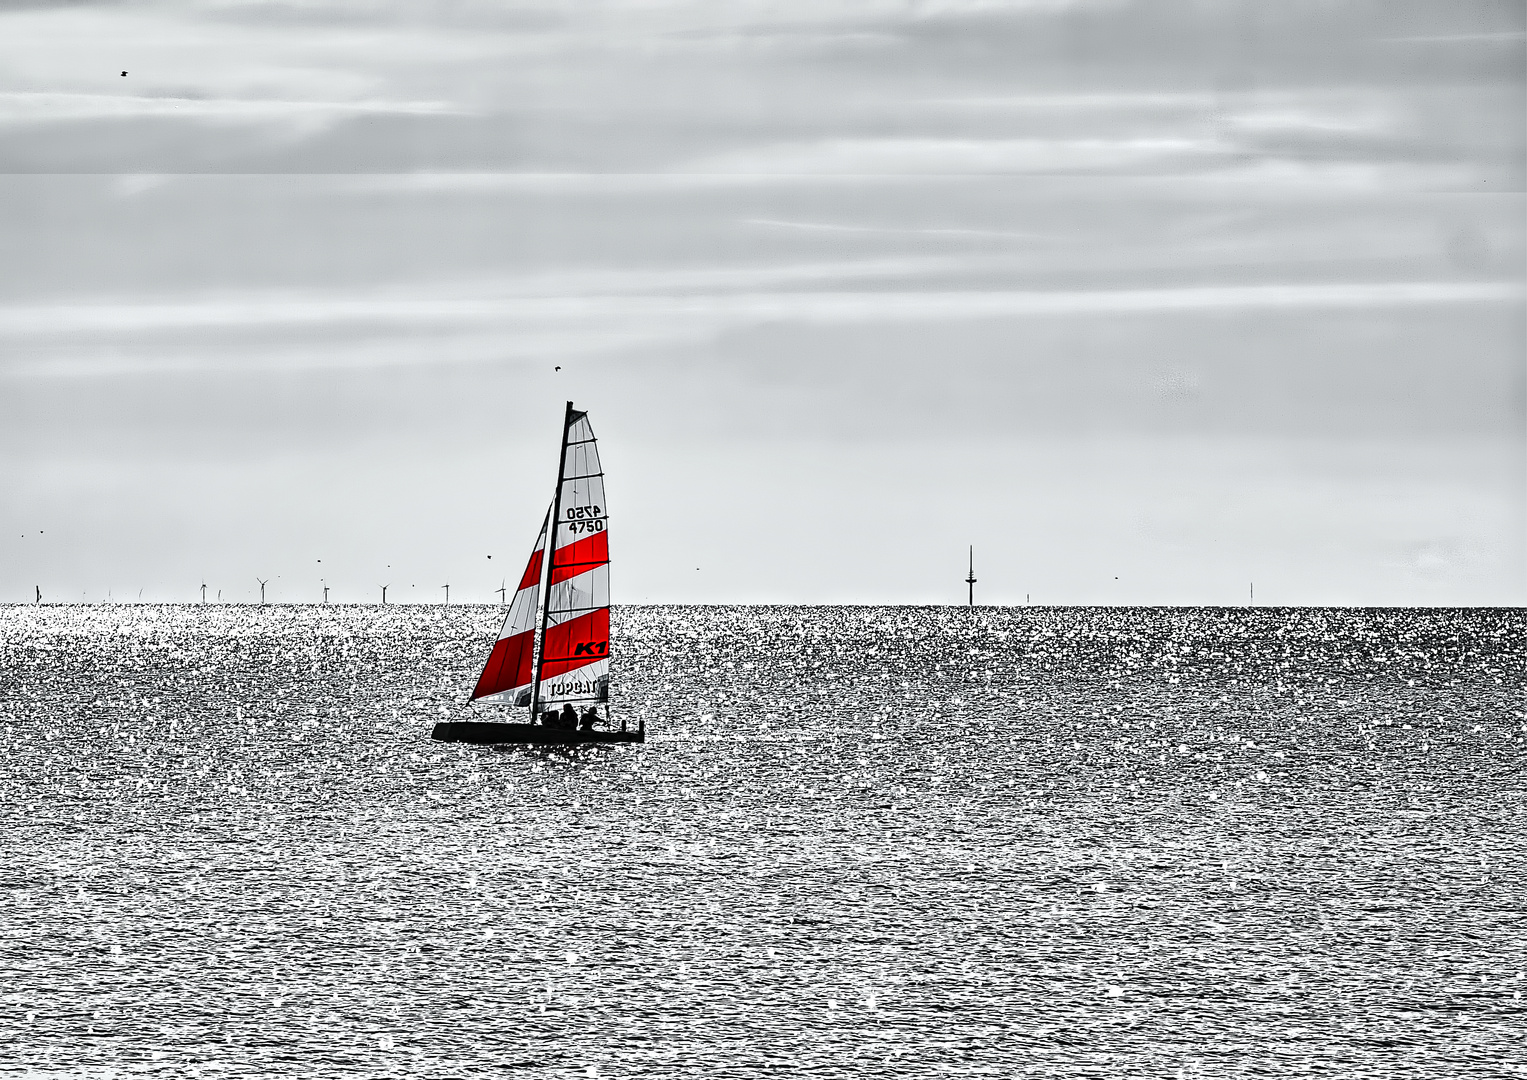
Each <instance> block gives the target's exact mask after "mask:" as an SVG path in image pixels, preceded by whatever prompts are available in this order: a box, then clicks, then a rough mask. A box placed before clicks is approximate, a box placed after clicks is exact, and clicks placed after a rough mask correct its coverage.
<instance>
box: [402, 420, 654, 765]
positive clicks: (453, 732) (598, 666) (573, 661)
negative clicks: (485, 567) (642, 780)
mask: <svg viewBox="0 0 1527 1080" xmlns="http://www.w3.org/2000/svg"><path fill="white" fill-rule="evenodd" d="M608 520H609V519H608V514H607V512H606V507H605V501H604V472H603V470H602V469H601V468H600V465H599V447H598V444H597V443H596V442H595V441H594V429H593V428H592V427H590V426H589V418H588V413H586V412H580V411H579V410H577V409H574V408H573V403H572V402H571V401H569V402H568V403H567V413H566V416H565V417H564V419H563V422H562V450H561V453H560V454H559V455H558V458H557V485H556V488H555V489H554V492H553V495H552V500H551V507H550V508H549V509H548V510H547V511H546V517H545V520H543V521H542V522H541V531H540V533H539V534H538V535H537V536H536V542H535V544H534V546H533V547H532V548H531V551H530V559H529V561H528V562H527V563H526V566H525V573H524V574H523V575H522V576H521V578H520V585H519V588H518V589H516V590H515V593H514V600H513V601H512V602H511V603H510V605H509V611H508V614H506V615H505V616H504V625H503V629H502V630H500V631H499V635H498V640H497V641H496V642H495V643H494V645H493V651H492V652H491V653H489V655H488V660H487V663H486V664H484V665H483V669H482V674H481V675H479V676H478V678H477V685H476V686H475V687H474V688H473V690H472V701H473V702H474V703H475V702H479V701H486V702H493V703H495V704H503V705H508V706H510V707H512V708H526V709H528V710H529V713H528V716H527V718H526V720H525V722H523V723H506V722H497V721H476V720H467V721H454V722H442V723H438V724H436V725H435V729H434V731H433V732H432V733H431V736H432V737H433V738H436V739H440V740H442V741H444V742H469V743H533V744H548V743H549V744H556V745H568V744H574V743H617V742H645V741H646V735H647V732H646V722H645V721H643V722H642V723H641V724H639V725H638V727H637V729H636V730H635V731H630V730H628V729H627V727H626V722H625V720H624V719H622V720H621V723H620V727H619V728H616V727H615V726H614V724H613V722H612V721H611V719H610V539H609V538H610V534H609V531H608V528H607V525H608ZM548 536H549V537H550V540H551V542H550V543H548V542H547V539H548ZM543 583H544V586H543ZM580 705H581V706H582V708H581V709H580V708H579V706H580ZM568 707H571V708H570V712H569V709H568ZM566 715H575V716H577V720H576V721H575V723H573V724H564V723H563V721H562V717H563V716H566Z"/></svg>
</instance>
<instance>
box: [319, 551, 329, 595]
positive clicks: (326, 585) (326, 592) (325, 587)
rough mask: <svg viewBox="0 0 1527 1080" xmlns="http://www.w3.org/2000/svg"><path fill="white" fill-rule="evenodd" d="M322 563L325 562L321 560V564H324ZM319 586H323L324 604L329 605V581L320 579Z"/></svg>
mask: <svg viewBox="0 0 1527 1080" xmlns="http://www.w3.org/2000/svg"><path fill="white" fill-rule="evenodd" d="M322 561H323V560H322V559H320V560H319V562H322ZM318 584H320V585H322V586H323V602H324V603H325V604H327V603H328V602H329V583H328V582H327V581H325V580H324V579H323V578H319V579H318Z"/></svg>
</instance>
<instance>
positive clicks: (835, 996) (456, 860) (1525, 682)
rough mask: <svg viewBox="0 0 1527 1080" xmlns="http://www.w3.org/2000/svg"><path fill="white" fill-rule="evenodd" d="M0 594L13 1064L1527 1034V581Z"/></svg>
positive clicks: (1370, 1052) (658, 1071)
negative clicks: (599, 648)
mask: <svg viewBox="0 0 1527 1080" xmlns="http://www.w3.org/2000/svg"><path fill="white" fill-rule="evenodd" d="M501 618H502V614H501V611H500V610H499V609H496V608H493V607H490V606H452V607H439V606H437V607H422V606H389V607H374V606H371V607H367V606H316V605H315V606H264V607H262V606H253V605H248V606H244V605H238V606H234V605H227V606H217V605H208V606H200V605H196V606H148V605H114V606H107V605H100V606H85V605H73V606H40V607H31V606H26V607H23V606H9V607H4V608H0V739H3V751H4V752H3V754H0V1074H3V1075H5V1076H29V1077H49V1078H52V1077H69V1078H74V1077H84V1078H104V1077H133V1076H163V1077H315V1078H330V1077H393V1076H397V1077H404V1076H407V1077H413V1076H420V1077H489V1076H492V1077H499V1076H504V1075H522V1076H527V1077H543V1076H544V1077H754V1076H761V1075H770V1074H778V1075H802V1076H814V1077H838V1076H842V1077H860V1076H867V1077H881V1076H906V1077H933V1076H984V1077H1014V1076H1029V1075H1032V1076H1043V1077H1099V1078H1105V1077H1183V1078H1188V1077H1193V1078H1198V1077H1239V1076H1322V1077H1407V1078H1408V1077H1449V1078H1452V1077H1521V1076H1527V1039H1524V1033H1527V1001H1524V997H1523V995H1524V992H1527V807H1524V793H1527V779H1524V773H1527V770H1524V765H1527V754H1524V745H1527V744H1524V740H1527V693H1524V690H1527V614H1524V612H1523V610H1521V609H1494V610H1491V609H1466V610H1451V609H1450V610H1416V609H1367V610H1362V609H1340V610H1334V609H1333V610H1320V609H1276V608H1235V609H1232V608H1074V607H1073V608H1049V607H1021V608H1012V607H974V608H965V607H959V608H950V607H624V608H619V609H617V610H616V611H615V613H614V622H613V633H612V642H613V647H612V655H613V674H612V694H611V696H612V710H613V715H614V717H616V718H617V721H618V719H619V718H624V719H625V720H626V722H627V724H628V725H630V726H637V725H639V724H642V723H645V727H646V733H647V741H646V742H645V743H644V744H641V745H616V746H596V747H582V748H570V749H536V748H529V747H517V748H491V747H478V746H470V745H462V744H446V743H437V742H432V741H431V739H430V731H431V728H432V726H433V724H434V723H435V722H437V721H440V720H462V719H470V718H473V717H477V718H498V716H500V715H502V714H498V713H493V712H492V711H491V710H489V709H477V710H475V711H474V709H473V708H472V707H471V706H469V705H468V704H467V703H466V698H467V696H468V694H469V692H470V690H471V688H472V686H473V684H474V682H475V680H476V677H477V674H478V671H479V670H480V668H481V665H482V663H483V661H484V659H485V658H486V656H487V654H488V650H489V648H490V646H491V643H492V641H493V639H494V637H495V636H496V633H497V629H498V623H499V621H500V619H501Z"/></svg>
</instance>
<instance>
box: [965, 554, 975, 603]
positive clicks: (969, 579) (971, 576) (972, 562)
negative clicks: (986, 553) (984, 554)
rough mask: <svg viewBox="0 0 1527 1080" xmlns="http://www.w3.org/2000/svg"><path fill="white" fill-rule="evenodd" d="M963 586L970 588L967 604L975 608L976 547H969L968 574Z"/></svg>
mask: <svg viewBox="0 0 1527 1080" xmlns="http://www.w3.org/2000/svg"><path fill="white" fill-rule="evenodd" d="M965 584H966V585H968V586H970V596H969V600H968V603H969V605H970V606H971V607H975V606H976V546H975V545H974V544H972V545H970V573H969V574H968V575H967V576H966V578H965Z"/></svg>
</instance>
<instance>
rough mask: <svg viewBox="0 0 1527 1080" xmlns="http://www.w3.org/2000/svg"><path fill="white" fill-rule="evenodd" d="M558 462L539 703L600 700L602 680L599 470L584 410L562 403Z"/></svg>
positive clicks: (606, 582)
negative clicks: (564, 413) (564, 407)
mask: <svg viewBox="0 0 1527 1080" xmlns="http://www.w3.org/2000/svg"><path fill="white" fill-rule="evenodd" d="M563 431H564V435H563V442H562V461H561V468H560V471H559V473H558V476H557V491H556V497H555V499H554V500H553V502H552V515H553V518H554V519H555V524H554V526H553V528H552V547H551V558H550V559H549V560H548V561H547V574H546V584H547V588H546V595H545V600H544V604H545V618H544V627H545V629H544V635H543V637H542V639H541V651H540V656H539V657H538V664H537V667H538V669H539V674H540V680H541V681H540V685H539V688H538V691H537V693H536V694H535V696H534V698H533V700H534V701H535V702H536V703H538V704H540V705H548V704H553V703H558V702H563V701H606V700H608V698H609V681H610V544H609V533H608V532H607V531H606V524H607V520H608V514H607V512H606V507H605V502H604V472H603V470H602V469H601V468H600V466H599V448H598V446H597V445H596V444H595V442H594V430H593V428H591V427H590V426H589V420H588V414H587V413H583V412H578V411H577V410H575V409H574V408H573V404H572V402H568V403H567V418H566V422H565V425H564V427H563Z"/></svg>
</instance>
